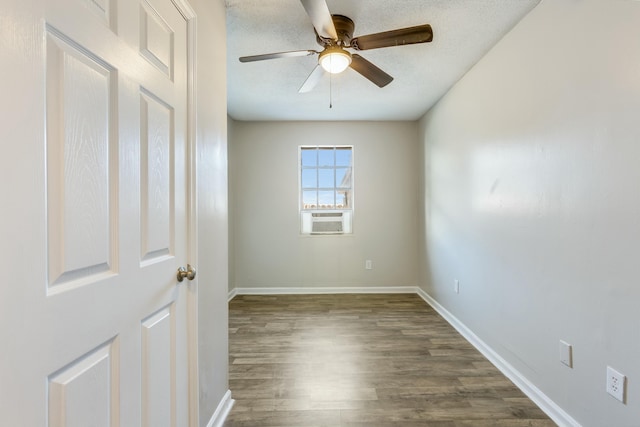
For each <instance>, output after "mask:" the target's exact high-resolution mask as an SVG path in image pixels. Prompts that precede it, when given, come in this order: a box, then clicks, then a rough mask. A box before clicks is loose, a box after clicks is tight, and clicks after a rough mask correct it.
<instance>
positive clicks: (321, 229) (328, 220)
mask: <svg viewBox="0 0 640 427" xmlns="http://www.w3.org/2000/svg"><path fill="white" fill-rule="evenodd" d="M300 231H301V232H302V234H350V233H351V212H350V211H324V212H309V211H307V212H302V213H301V224H300Z"/></svg>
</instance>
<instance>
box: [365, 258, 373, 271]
mask: <svg viewBox="0 0 640 427" xmlns="http://www.w3.org/2000/svg"><path fill="white" fill-rule="evenodd" d="M364 268H365V269H366V270H371V269H372V268H373V263H372V262H371V260H370V259H368V260H366V261H365V262H364Z"/></svg>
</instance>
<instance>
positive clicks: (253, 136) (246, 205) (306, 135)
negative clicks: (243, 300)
mask: <svg viewBox="0 0 640 427" xmlns="http://www.w3.org/2000/svg"><path fill="white" fill-rule="evenodd" d="M230 127H231V128H232V129H233V132H232V138H231V139H230V147H229V153H230V156H229V161H230V175H231V176H230V182H231V190H230V192H231V197H232V198H231V215H232V217H233V220H232V224H233V227H232V236H233V237H232V241H233V243H232V248H233V255H232V258H233V260H232V264H231V265H233V272H232V273H231V275H232V277H233V278H234V281H233V282H232V283H231V284H230V288H231V289H233V288H274V287H278V288H280V287H295V288H299V287H302V288H310V287H349V286H371V287H380V286H415V285H416V284H417V281H416V280H417V264H416V261H417V257H416V250H417V235H416V225H417V204H416V203H417V199H416V183H417V164H418V163H417V156H416V154H417V141H418V139H417V135H418V132H417V129H418V128H417V123H415V122H386V123H381V122H367V123H364V122H286V123H282V122H276V123H274V122H270V123H266V122H264V123H262V122H261V123H252V122H232V125H231V126H230ZM327 143H333V144H338V145H340V144H345V145H351V144H352V145H353V146H354V186H355V196H354V202H355V212H354V220H353V221H354V222H353V230H354V232H353V234H352V235H345V236H301V235H300V234H299V229H300V227H299V220H298V166H297V165H298V146H299V145H307V144H309V145H315V144H320V145H322V144H327ZM367 259H370V260H372V261H373V269H372V270H365V268H364V267H365V260H367Z"/></svg>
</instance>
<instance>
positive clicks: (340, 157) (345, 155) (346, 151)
mask: <svg viewBox="0 0 640 427" xmlns="http://www.w3.org/2000/svg"><path fill="white" fill-rule="evenodd" d="M336 166H351V148H347V147H345V148H336Z"/></svg>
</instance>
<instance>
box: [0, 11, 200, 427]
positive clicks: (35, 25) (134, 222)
mask: <svg viewBox="0 0 640 427" xmlns="http://www.w3.org/2000/svg"><path fill="white" fill-rule="evenodd" d="M140 1H141V2H136V1H130V0H119V1H116V0H7V1H6V2H5V4H4V5H3V22H5V23H10V24H11V34H12V37H13V39H12V42H15V43H16V45H18V44H21V46H19V47H20V48H19V49H18V48H16V47H13V46H12V47H11V48H7V46H6V44H5V43H6V41H7V40H9V39H8V38H7V37H6V35H7V30H6V29H5V26H4V25H3V28H0V33H2V34H0V36H1V37H0V44H2V48H3V49H2V50H1V53H0V60H1V61H2V62H1V63H0V65H2V66H3V67H5V68H7V69H12V70H15V76H16V77H17V76H18V75H20V77H21V78H20V79H18V78H16V79H15V81H12V82H11V83H12V84H13V86H14V87H13V88H12V89H11V96H5V97H3V99H2V100H0V111H2V112H5V113H6V114H5V118H6V119H7V120H8V121H9V122H10V123H11V125H12V126H11V130H10V132H11V134H10V135H7V134H6V133H5V130H4V129H3V130H2V139H3V140H10V141H12V145H11V146H10V147H8V151H7V152H6V154H7V155H6V156H5V159H3V160H0V161H1V162H2V166H3V168H2V169H3V171H9V172H10V173H11V175H8V176H7V175H4V173H3V178H5V180H6V181H11V185H12V186H13V188H12V190H13V191H12V193H13V194H14V195H15V196H16V198H15V200H17V202H18V203H15V206H12V207H11V209H7V210H6V211H5V207H4V206H3V221H4V223H3V225H2V229H1V230H0V231H2V236H3V238H2V239H1V240H0V259H1V260H2V262H3V267H6V270H5V271H11V269H12V268H14V269H16V272H17V274H15V275H14V276H11V277H8V276H5V278H4V280H3V282H2V284H1V286H0V313H1V314H2V322H0V343H1V345H2V346H3V347H2V348H3V351H2V352H0V425H3V426H4V425H7V426H9V425H11V426H14V425H15V426H18V425H19V426H25V427H31V426H33V427H41V426H48V427H71V426H79V427H86V426H89V425H91V426H99V427H118V426H125V427H128V426H139V425H144V426H153V427H156V426H167V427H184V426H187V425H188V423H189V405H188V403H189V402H188V396H189V382H188V367H189V364H190V363H193V360H190V359H189V354H188V349H189V348H190V346H189V342H188V337H189V333H188V330H187V328H188V324H189V322H188V315H189V313H188V312H187V305H188V304H187V292H188V287H189V286H192V285H190V283H189V282H188V281H184V282H182V283H178V281H177V278H176V272H177V269H178V267H181V266H186V265H187V263H188V262H189V260H188V259H187V255H188V247H189V242H188V229H189V224H188V223H187V221H188V218H187V215H186V214H187V206H188V201H189V199H188V193H187V182H189V180H188V174H189V173H190V171H189V170H188V169H187V164H186V159H187V157H186V151H187V138H186V136H187V133H188V132H187V123H188V120H187V71H188V70H187V51H188V46H187V22H186V21H185V19H184V17H183V16H182V14H181V13H180V11H179V10H178V9H177V8H176V6H175V5H174V3H173V2H172V1H171V0H140ZM180 4H182V3H180ZM11 76H12V77H13V76H14V73H13V71H12V74H11ZM14 110H15V113H14ZM12 156H16V157H18V158H19V159H20V160H23V159H24V158H28V159H29V161H28V162H25V163H24V166H22V167H20V168H14V167H12V165H11V163H8V162H6V158H7V157H9V158H11V157H12ZM24 156H27V157H24ZM5 166H6V167H5ZM5 200H9V199H5ZM5 212H6V215H5ZM12 228H16V229H18V230H21V233H19V234H22V236H24V238H21V239H16V238H13V237H12V238H5V236H14V233H13V231H12ZM191 336H192V337H195V334H191ZM191 348H195V346H193V345H192V346H191ZM193 356H194V357H195V354H194V355H193Z"/></svg>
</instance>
